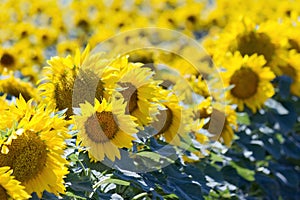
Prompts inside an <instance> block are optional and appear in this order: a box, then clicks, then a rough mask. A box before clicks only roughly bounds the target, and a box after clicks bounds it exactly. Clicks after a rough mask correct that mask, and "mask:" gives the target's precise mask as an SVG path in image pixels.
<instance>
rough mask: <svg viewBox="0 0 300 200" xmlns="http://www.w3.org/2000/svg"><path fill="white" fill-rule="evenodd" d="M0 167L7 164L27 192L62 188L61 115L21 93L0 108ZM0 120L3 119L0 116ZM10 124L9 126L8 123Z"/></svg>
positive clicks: (60, 191) (60, 190)
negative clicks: (5, 107)
mask: <svg viewBox="0 0 300 200" xmlns="http://www.w3.org/2000/svg"><path fill="white" fill-rule="evenodd" d="M1 118H3V119H4V118H5V119H6V122H9V123H6V124H5V125H4V127H5V128H4V129H3V125H1V132H2V133H3V134H2V136H1V139H0V144H1V148H0V149H1V151H0V152H1V153H0V167H3V166H9V167H11V169H12V170H13V174H12V175H13V176H15V177H16V179H17V180H18V181H20V182H21V184H22V185H24V186H25V190H26V192H28V193H29V194H31V193H32V192H36V193H37V195H38V196H39V197H41V196H42V193H43V191H44V190H47V191H48V192H51V193H54V194H55V195H59V194H63V193H64V192H65V186H64V180H63V178H64V177H65V175H66V174H68V169H67V167H66V166H65V165H67V164H68V162H67V161H66V159H65V158H63V154H64V149H65V148H66V143H65V139H67V138H70V136H69V135H68V134H67V128H66V126H67V125H68V124H67V122H66V121H65V120H64V119H63V117H62V116H58V115H53V112H52V110H51V109H49V108H48V107H46V106H45V105H43V104H40V105H38V106H33V104H32V101H28V102H27V103H26V101H25V100H24V99H23V98H22V96H20V98H19V99H17V101H16V105H13V104H12V105H10V106H9V108H8V109H6V110H5V111H4V112H2V115H1ZM1 121H3V120H2V119H1ZM9 125H11V126H9Z"/></svg>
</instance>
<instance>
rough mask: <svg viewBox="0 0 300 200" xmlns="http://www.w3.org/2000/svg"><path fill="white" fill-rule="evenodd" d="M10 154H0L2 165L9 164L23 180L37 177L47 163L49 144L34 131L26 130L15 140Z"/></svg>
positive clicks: (10, 148)
mask: <svg viewBox="0 0 300 200" xmlns="http://www.w3.org/2000/svg"><path fill="white" fill-rule="evenodd" d="M8 148H9V152H8V154H0V166H9V167H11V168H12V169H13V175H14V176H15V177H16V179H17V180H19V181H21V182H27V181H29V180H30V179H32V178H35V177H36V176H37V175H38V174H39V173H41V171H42V170H43V168H44V167H45V165H46V159H47V146H46V144H45V143H44V142H43V141H42V140H41V139H40V138H39V137H38V136H37V134H36V133H34V132H32V131H26V132H25V133H23V134H22V135H21V136H19V137H18V138H17V139H15V140H13V141H12V143H11V145H10V146H9V147H8Z"/></svg>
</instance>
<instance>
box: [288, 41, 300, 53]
mask: <svg viewBox="0 0 300 200" xmlns="http://www.w3.org/2000/svg"><path fill="white" fill-rule="evenodd" d="M289 44H290V46H291V47H290V49H295V50H296V51H297V52H298V53H300V45H299V44H298V42H297V41H296V40H294V39H289Z"/></svg>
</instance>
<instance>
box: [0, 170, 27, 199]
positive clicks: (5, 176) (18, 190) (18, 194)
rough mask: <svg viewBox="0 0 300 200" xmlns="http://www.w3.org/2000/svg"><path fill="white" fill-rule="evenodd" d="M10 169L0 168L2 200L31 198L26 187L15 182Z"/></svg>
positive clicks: (0, 194) (0, 196)
mask: <svg viewBox="0 0 300 200" xmlns="http://www.w3.org/2000/svg"><path fill="white" fill-rule="evenodd" d="M12 173H13V171H12V170H11V169H10V168H9V167H7V166H6V167H0V199H2V200H10V199H11V200H12V199H16V200H23V199H29V198H30V197H31V196H30V195H29V194H27V192H25V190H24V189H25V187H24V186H22V185H21V183H20V182H19V181H17V180H15V177H14V176H12V175H11V174H12Z"/></svg>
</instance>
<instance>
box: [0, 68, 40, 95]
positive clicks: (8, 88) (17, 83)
mask: <svg viewBox="0 0 300 200" xmlns="http://www.w3.org/2000/svg"><path fill="white" fill-rule="evenodd" d="M0 92H3V93H6V94H9V95H12V96H15V97H18V96H19V95H20V94H22V96H23V97H24V99H25V100H26V101H28V100H29V99H37V98H38V96H37V91H36V88H34V87H33V85H32V84H31V83H30V82H26V81H23V80H21V79H19V78H16V77H15V76H14V75H13V74H12V73H10V75H9V76H8V77H7V78H4V79H1V80H0Z"/></svg>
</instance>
